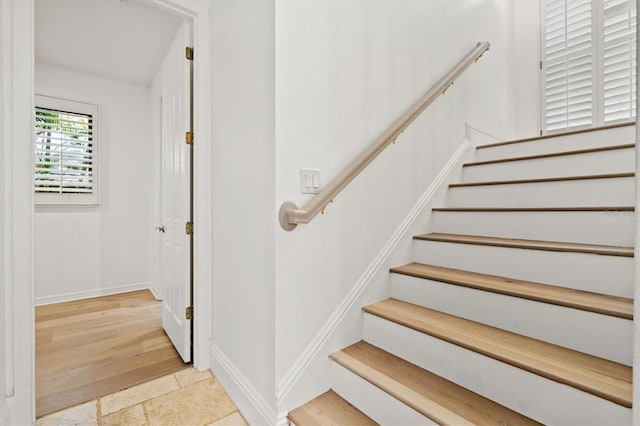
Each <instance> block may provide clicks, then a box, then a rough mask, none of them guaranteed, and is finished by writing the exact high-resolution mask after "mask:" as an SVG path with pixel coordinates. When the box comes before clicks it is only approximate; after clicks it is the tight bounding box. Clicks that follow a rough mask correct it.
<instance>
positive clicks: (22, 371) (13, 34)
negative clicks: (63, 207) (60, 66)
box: [0, 0, 35, 425]
mask: <svg viewBox="0 0 640 426" xmlns="http://www.w3.org/2000/svg"><path fill="white" fill-rule="evenodd" d="M1 6H2V15H3V22H2V29H1V31H2V41H3V48H2V59H3V60H2V84H3V91H2V93H3V95H4V96H3V98H4V99H3V100H2V101H3V115H4V117H3V135H2V139H0V143H2V144H3V156H4V157H5V158H3V160H4V162H5V164H4V167H2V170H1V171H0V173H3V178H2V182H3V184H4V197H5V198H4V200H3V202H4V203H6V204H4V203H3V204H4V206H5V207H4V213H5V215H6V216H5V218H4V221H3V223H2V226H3V227H4V238H5V240H6V242H5V246H4V251H3V257H4V258H3V259H2V264H3V270H4V273H5V275H4V284H5V285H6V289H5V291H6V292H5V295H6V296H7V304H8V305H9V307H10V312H7V313H6V315H7V316H6V318H8V319H9V324H7V327H6V328H5V333H6V336H5V338H6V340H5V342H4V345H5V347H4V348H2V349H3V350H5V353H6V356H7V360H6V361H7V363H6V367H7V374H6V376H7V377H5V378H3V379H4V380H3V386H2V392H3V393H2V397H3V398H6V400H5V402H6V404H7V407H8V411H9V423H10V424H18V425H22V424H32V423H33V422H34V421H35V408H34V407H35V404H34V395H35V391H34V390H35V383H34V377H35V374H34V359H35V355H34V336H35V328H34V309H33V294H34V293H33V291H34V290H33V281H34V279H33V275H34V273H33V145H32V136H33V16H34V6H33V0H2V3H1Z"/></svg>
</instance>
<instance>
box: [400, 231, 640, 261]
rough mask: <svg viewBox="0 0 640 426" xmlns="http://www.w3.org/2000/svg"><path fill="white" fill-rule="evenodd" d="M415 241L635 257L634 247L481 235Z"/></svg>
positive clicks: (423, 237)
mask: <svg viewBox="0 0 640 426" xmlns="http://www.w3.org/2000/svg"><path fill="white" fill-rule="evenodd" d="M413 238H414V239H415V240H424V241H440V242H446V243H459V244H473V245H483V246H493V247H508V248H519V249H528V250H547V251H559V252H572V253H590V254H599V255H604V256H623V257H633V247H619V246H605V245H599V244H581V243H565V242H559V241H537V240H523V239H517V238H496V237H485V236H479V235H459V234H443V233H437V232H433V233H431V234H424V235H416V236H415V237H413Z"/></svg>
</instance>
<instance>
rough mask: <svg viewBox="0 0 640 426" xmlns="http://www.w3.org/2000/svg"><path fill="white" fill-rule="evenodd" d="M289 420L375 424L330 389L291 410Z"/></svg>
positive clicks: (296, 422)
mask: <svg viewBox="0 0 640 426" xmlns="http://www.w3.org/2000/svg"><path fill="white" fill-rule="evenodd" d="M289 421H290V422H291V423H292V424H294V425H296V426H306V425H354V426H356V425H377V423H376V422H374V421H373V420H371V419H370V418H369V417H367V416H366V415H365V414H364V413H362V412H361V411H360V410H358V409H357V408H355V407H354V406H353V405H351V404H349V403H348V402H347V401H345V400H344V399H342V398H341V397H340V396H339V395H338V394H336V393H335V392H333V391H331V390H330V391H327V392H325V393H323V394H322V395H320V396H319V397H317V398H315V399H312V400H311V401H309V402H307V403H306V404H304V405H302V406H300V407H298V408H296V409H295V410H293V411H291V412H290V413H289Z"/></svg>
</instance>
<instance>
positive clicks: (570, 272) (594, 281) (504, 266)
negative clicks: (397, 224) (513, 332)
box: [414, 240, 634, 298]
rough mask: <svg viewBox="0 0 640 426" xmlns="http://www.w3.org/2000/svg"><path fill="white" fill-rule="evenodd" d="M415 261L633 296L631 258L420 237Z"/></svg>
mask: <svg viewBox="0 0 640 426" xmlns="http://www.w3.org/2000/svg"><path fill="white" fill-rule="evenodd" d="M414 261H415V262H419V263H426V264H432V265H439V266H443V267H446V268H454V269H462V270H465V271H471V272H480V273H483V274H492V275H498V276H502V277H511V278H515V279H520V280H525V281H533V282H539V283H543V284H550V285H558V286H562V287H567V288H574V289H577V290H584V291H591V292H594V293H602V294H610V295H612V296H620V297H626V298H633V268H634V262H633V258H631V257H622V256H602V255H596V254H586V253H570V252H553V251H543V250H527V249H514V248H505V247H492V246H481V245H469V244H458V243H445V242H437V241H419V240H416V241H415V242H414Z"/></svg>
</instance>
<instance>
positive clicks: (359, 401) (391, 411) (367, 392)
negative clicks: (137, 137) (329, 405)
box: [329, 361, 437, 425]
mask: <svg viewBox="0 0 640 426" xmlns="http://www.w3.org/2000/svg"><path fill="white" fill-rule="evenodd" d="M329 374H330V380H331V389H333V391H334V392H335V393H337V394H338V395H340V396H341V397H342V398H344V399H345V400H346V401H349V403H350V404H351V405H353V406H354V407H356V408H357V409H358V410H360V411H362V412H363V413H365V414H366V415H367V416H369V417H370V418H371V419H373V420H374V421H375V422H376V423H378V424H382V425H392V424H398V425H436V424H437V423H434V422H432V421H431V420H430V419H428V418H427V417H425V416H423V415H422V414H420V413H419V412H417V411H415V410H414V409H413V408H411V407H409V406H407V405H406V404H404V403H403V402H401V401H399V400H398V399H396V398H394V397H393V396H391V395H390V394H388V393H386V392H384V391H382V390H381V389H380V388H378V387H376V386H374V385H372V384H371V383H369V382H367V381H366V380H364V379H363V378H362V377H360V376H358V375H357V374H355V373H352V372H351V371H350V370H348V369H346V368H344V367H342V366H341V365H339V364H337V363H335V362H333V361H332V362H331V363H330V371H329Z"/></svg>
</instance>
